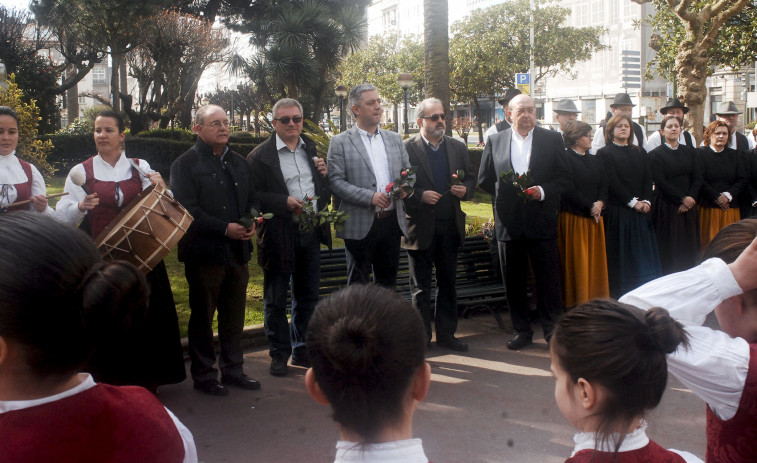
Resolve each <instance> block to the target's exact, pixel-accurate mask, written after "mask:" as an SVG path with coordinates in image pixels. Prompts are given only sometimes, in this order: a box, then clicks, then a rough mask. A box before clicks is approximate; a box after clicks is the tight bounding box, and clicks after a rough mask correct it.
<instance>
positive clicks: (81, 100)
mask: <svg viewBox="0 0 757 463" xmlns="http://www.w3.org/2000/svg"><path fill="white" fill-rule="evenodd" d="M86 102H87V97H85V96H80V97H79V104H84V103H86Z"/></svg>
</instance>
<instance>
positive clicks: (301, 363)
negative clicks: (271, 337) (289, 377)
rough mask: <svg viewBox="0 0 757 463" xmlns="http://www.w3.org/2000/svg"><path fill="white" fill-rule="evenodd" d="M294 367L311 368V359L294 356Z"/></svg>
mask: <svg viewBox="0 0 757 463" xmlns="http://www.w3.org/2000/svg"><path fill="white" fill-rule="evenodd" d="M292 365H294V366H297V367H302V368H310V359H309V358H308V357H307V356H302V357H299V356H297V357H296V356H294V355H293V356H292Z"/></svg>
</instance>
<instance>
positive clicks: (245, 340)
mask: <svg viewBox="0 0 757 463" xmlns="http://www.w3.org/2000/svg"><path fill="white" fill-rule="evenodd" d="M213 345H214V346H215V347H216V349H217V348H218V345H219V343H218V333H213ZM267 345H268V338H266V336H265V330H264V329H263V324H262V323H260V324H257V325H247V326H245V327H244V329H243V330H242V348H245V347H260V346H267ZM181 348H182V349H183V350H184V360H189V339H188V338H186V337H184V338H181Z"/></svg>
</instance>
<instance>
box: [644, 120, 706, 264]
mask: <svg viewBox="0 0 757 463" xmlns="http://www.w3.org/2000/svg"><path fill="white" fill-rule="evenodd" d="M681 130H682V127H681V120H680V119H679V118H677V117H675V116H665V117H664V118H663V119H662V123H661V124H660V135H661V138H662V140H663V143H662V144H661V145H660V146H658V147H657V148H655V149H653V150H652V151H651V152H650V153H649V156H650V158H651V161H652V177H653V178H654V182H655V193H656V195H655V199H654V202H653V204H652V221H653V222H654V225H655V230H656V231H657V245H658V247H659V251H660V263H661V264H662V271H663V273H665V274H668V273H675V272H680V271H682V270H687V269H689V268H691V267H693V266H694V265H696V263H697V254H698V253H699V213H698V212H697V208H696V207H695V206H696V200H695V198H697V197H698V196H699V189H700V188H701V187H702V174H701V172H700V171H699V163H698V162H697V156H696V152H695V151H694V149H693V148H691V147H689V146H686V145H681V144H679V143H678V137H679V136H680V134H681Z"/></svg>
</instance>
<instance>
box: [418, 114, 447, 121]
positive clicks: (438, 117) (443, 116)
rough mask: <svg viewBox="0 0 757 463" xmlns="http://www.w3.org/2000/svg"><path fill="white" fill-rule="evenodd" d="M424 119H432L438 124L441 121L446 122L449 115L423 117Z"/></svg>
mask: <svg viewBox="0 0 757 463" xmlns="http://www.w3.org/2000/svg"><path fill="white" fill-rule="evenodd" d="M423 118H424V119H431V120H432V121H434V122H436V121H438V120H439V119H441V120H444V119H446V118H447V115H446V114H444V113H441V114H433V115H431V116H423Z"/></svg>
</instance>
